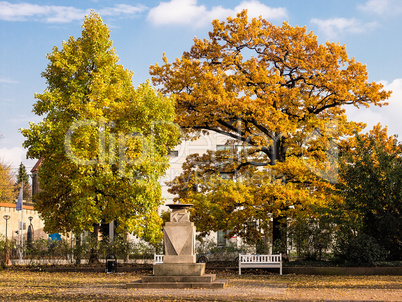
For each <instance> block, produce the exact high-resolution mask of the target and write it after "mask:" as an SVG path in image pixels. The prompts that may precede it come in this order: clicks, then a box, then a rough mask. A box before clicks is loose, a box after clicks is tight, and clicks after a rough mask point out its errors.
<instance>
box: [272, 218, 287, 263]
mask: <svg viewBox="0 0 402 302" xmlns="http://www.w3.org/2000/svg"><path fill="white" fill-rule="evenodd" d="M272 244H273V249H272V252H273V253H274V254H276V253H280V254H282V258H283V260H284V261H287V260H288V254H287V223H286V217H285V216H282V215H281V216H279V217H274V219H273V223H272Z"/></svg>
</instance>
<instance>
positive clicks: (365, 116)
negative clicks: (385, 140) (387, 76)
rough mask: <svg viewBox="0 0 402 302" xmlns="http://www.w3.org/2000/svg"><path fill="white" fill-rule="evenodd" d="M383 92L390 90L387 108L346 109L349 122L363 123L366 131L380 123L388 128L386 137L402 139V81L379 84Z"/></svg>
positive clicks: (396, 80)
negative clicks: (396, 136) (391, 136)
mask: <svg viewBox="0 0 402 302" xmlns="http://www.w3.org/2000/svg"><path fill="white" fill-rule="evenodd" d="M381 83H382V84H383V85H384V90H387V91H388V90H391V91H392V95H391V97H390V98H389V99H388V103H389V105H388V106H383V107H377V106H371V107H370V108H365V107H362V108H360V109H357V108H347V111H346V112H347V115H348V118H349V120H352V121H355V122H364V123H366V124H367V128H366V130H371V129H372V128H373V126H374V125H376V124H378V123H381V125H383V126H388V135H393V134H398V135H399V139H401V138H402V119H401V112H402V79H395V80H394V81H392V82H391V83H389V82H387V81H382V82H381Z"/></svg>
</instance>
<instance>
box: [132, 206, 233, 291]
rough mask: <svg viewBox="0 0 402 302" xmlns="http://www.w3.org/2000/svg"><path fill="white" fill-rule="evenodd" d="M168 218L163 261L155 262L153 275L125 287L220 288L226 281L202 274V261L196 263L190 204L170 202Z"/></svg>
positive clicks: (193, 227)
mask: <svg viewBox="0 0 402 302" xmlns="http://www.w3.org/2000/svg"><path fill="white" fill-rule="evenodd" d="M168 207H169V208H170V209H171V210H172V212H171V213H170V221H169V222H166V224H165V226H164V228H163V238H164V247H165V255H164V256H163V263H156V264H154V275H151V276H144V277H142V279H141V280H140V281H137V282H132V283H129V284H127V288H223V287H225V286H226V284H227V282H228V280H216V275H215V274H205V263H197V262H196V254H195V226H194V223H193V222H191V221H190V213H188V212H187V209H188V208H190V207H192V205H191V204H180V203H179V204H169V205H168Z"/></svg>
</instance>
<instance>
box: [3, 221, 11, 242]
mask: <svg viewBox="0 0 402 302" xmlns="http://www.w3.org/2000/svg"><path fill="white" fill-rule="evenodd" d="M3 218H4V219H5V220H6V242H7V224H8V220H9V219H10V215H4V216H3Z"/></svg>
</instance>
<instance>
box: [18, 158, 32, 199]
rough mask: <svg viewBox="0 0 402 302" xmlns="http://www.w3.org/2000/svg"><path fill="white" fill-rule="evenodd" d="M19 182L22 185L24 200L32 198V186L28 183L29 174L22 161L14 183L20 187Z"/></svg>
mask: <svg viewBox="0 0 402 302" xmlns="http://www.w3.org/2000/svg"><path fill="white" fill-rule="evenodd" d="M21 184H22V185H23V199H24V200H26V201H31V200H32V188H31V185H30V183H29V176H28V173H27V170H26V168H25V166H24V164H23V163H20V166H19V167H18V172H17V182H16V185H17V186H18V187H19V188H21Z"/></svg>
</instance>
